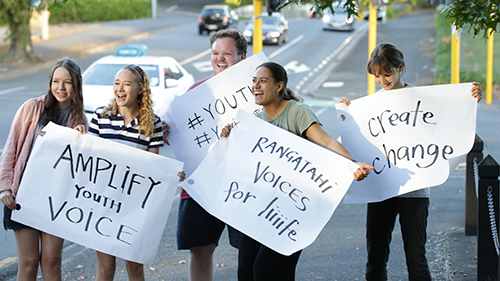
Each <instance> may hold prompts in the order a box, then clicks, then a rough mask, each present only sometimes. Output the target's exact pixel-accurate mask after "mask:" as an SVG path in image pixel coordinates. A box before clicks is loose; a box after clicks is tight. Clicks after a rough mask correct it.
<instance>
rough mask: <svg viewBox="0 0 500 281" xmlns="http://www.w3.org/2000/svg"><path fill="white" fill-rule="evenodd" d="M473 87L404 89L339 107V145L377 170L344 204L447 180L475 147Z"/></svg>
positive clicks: (355, 185)
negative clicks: (460, 161) (451, 171)
mask: <svg viewBox="0 0 500 281" xmlns="http://www.w3.org/2000/svg"><path fill="white" fill-rule="evenodd" d="M471 88H472V84H471V83H467V84H454V85H440V86H428V87H407V88H404V89H398V90H391V91H387V92H383V93H377V94H374V95H371V96H367V97H363V98H360V99H357V100H354V101H352V103H351V105H350V106H346V105H344V104H338V105H337V116H338V120H339V128H340V135H341V138H342V144H343V145H344V146H345V147H346V148H347V150H348V151H349V152H350V153H351V155H352V156H353V157H354V158H355V159H356V160H358V161H363V162H366V163H368V164H370V165H372V166H374V167H375V170H374V171H373V172H372V173H371V174H370V175H369V176H368V178H367V179H366V180H364V181H361V182H355V183H353V185H352V186H351V188H350V190H349V191H348V193H347V194H346V196H345V199H344V202H345V203H365V202H377V201H382V200H384V199H387V198H391V197H394V196H397V195H401V194H404V193H408V192H411V191H414V190H417V189H422V188H425V187H431V186H436V185H440V184H442V183H444V182H445V181H446V180H447V179H448V175H449V172H450V168H451V169H453V168H455V167H456V166H457V164H458V161H459V159H460V157H462V156H463V155H465V154H467V153H468V152H469V150H470V149H471V148H472V146H473V144H474V138H475V131H476V112H477V102H476V99H475V98H473V97H472V94H471Z"/></svg>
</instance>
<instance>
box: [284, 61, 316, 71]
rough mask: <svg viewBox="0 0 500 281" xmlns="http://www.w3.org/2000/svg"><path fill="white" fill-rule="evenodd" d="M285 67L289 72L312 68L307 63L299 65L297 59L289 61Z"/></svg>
mask: <svg viewBox="0 0 500 281" xmlns="http://www.w3.org/2000/svg"><path fill="white" fill-rule="evenodd" d="M283 68H284V69H286V71H287V72H293V73H301V72H307V71H309V70H311V68H309V67H308V66H307V65H305V64H301V65H299V62H298V61H296V60H293V61H291V62H289V63H287V64H286V65H285V66H283Z"/></svg>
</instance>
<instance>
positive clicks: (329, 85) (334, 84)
mask: <svg viewBox="0 0 500 281" xmlns="http://www.w3.org/2000/svg"><path fill="white" fill-rule="evenodd" d="M321 86H322V87H323V88H340V87H342V86H344V82H343V81H339V82H335V81H330V82H325V83H323V85H321Z"/></svg>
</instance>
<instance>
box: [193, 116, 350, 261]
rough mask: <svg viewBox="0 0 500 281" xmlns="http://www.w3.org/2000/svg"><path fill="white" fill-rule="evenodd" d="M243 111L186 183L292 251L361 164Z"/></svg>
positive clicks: (250, 231) (264, 239)
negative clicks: (234, 124)
mask: <svg viewBox="0 0 500 281" xmlns="http://www.w3.org/2000/svg"><path fill="white" fill-rule="evenodd" d="M235 119H236V120H237V125H238V127H235V128H233V129H232V131H231V134H230V136H229V138H227V139H226V138H222V139H221V140H220V141H219V142H217V143H216V144H215V146H214V147H213V149H212V150H211V151H210V152H209V153H208V155H207V157H206V158H205V159H204V160H203V162H202V163H201V164H200V165H199V167H198V169H196V171H195V172H194V173H193V174H192V175H191V176H190V177H189V178H188V180H187V181H186V183H183V187H184V188H185V189H186V191H187V192H188V193H189V194H190V195H191V196H192V197H193V198H194V199H195V200H196V202H198V203H199V204H200V205H201V206H202V207H203V208H204V209H205V210H207V211H208V212H209V213H211V214H212V215H214V216H216V217H217V218H219V219H221V220H222V221H224V222H225V223H227V224H229V225H231V226H233V227H234V228H236V229H238V230H239V231H241V232H243V233H245V234H246V235H248V236H250V237H252V238H253V239H255V240H257V241H259V242H260V243H262V244H264V245H266V246H267V247H269V248H271V249H273V250H275V251H277V252H279V253H281V254H284V255H291V254H292V253H294V252H297V251H299V250H301V249H303V248H305V247H307V246H308V245H310V244H311V243H312V242H314V240H315V239H316V237H317V236H318V235H319V233H320V231H321V230H322V229H323V227H324V226H325V224H326V223H327V222H328V220H329V219H330V218H331V216H332V214H333V212H334V211H335V209H336V207H337V206H338V204H339V203H340V201H341V200H342V198H343V197H344V194H345V193H346V191H347V190H348V188H349V185H350V184H351V182H352V181H353V179H354V176H353V174H354V172H355V171H356V169H357V168H358V166H357V165H356V164H354V163H353V162H352V161H350V160H348V159H347V158H345V157H343V156H340V155H338V154H336V153H334V152H332V151H330V150H327V149H325V148H323V147H320V146H318V145H316V144H314V143H313V142H310V141H307V140H305V139H303V138H301V137H298V136H296V135H294V134H292V133H290V132H287V131H285V130H283V129H281V128H279V127H276V126H274V125H271V124H269V123H267V122H265V121H262V120H261V119H259V118H257V117H254V116H251V115H250V114H249V113H247V112H244V111H241V110H240V111H239V112H238V115H237V116H236V118H235Z"/></svg>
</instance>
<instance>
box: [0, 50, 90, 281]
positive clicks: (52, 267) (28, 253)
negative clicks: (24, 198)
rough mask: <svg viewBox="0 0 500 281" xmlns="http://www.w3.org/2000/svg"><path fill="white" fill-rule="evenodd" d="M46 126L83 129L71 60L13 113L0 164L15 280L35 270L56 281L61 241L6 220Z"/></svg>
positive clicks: (55, 68)
mask: <svg viewBox="0 0 500 281" xmlns="http://www.w3.org/2000/svg"><path fill="white" fill-rule="evenodd" d="M49 122H54V123H56V124H59V125H63V126H67V127H71V128H73V127H75V126H77V125H79V126H80V127H81V128H82V130H85V128H87V118H86V117H85V114H84V112H83V95H82V75H81V71H80V67H79V66H78V64H77V63H76V62H75V61H73V60H72V59H69V58H65V59H61V60H59V61H57V62H56V63H55V64H54V65H53V66H52V69H51V71H50V75H49V88H48V90H47V93H46V94H45V95H44V96H40V97H37V98H32V99H30V100H28V101H26V102H25V103H24V104H23V105H22V106H21V107H20V108H19V109H18V111H17V113H16V115H15V117H14V120H13V121H12V126H11V128H10V132H9V136H8V137H7V142H6V143H5V147H4V149H3V152H2V156H1V158H0V200H1V201H2V203H3V204H4V205H5V207H4V220H3V223H4V227H5V229H6V230H7V229H12V230H14V236H15V239H16V247H17V254H18V258H19V266H18V273H17V280H36V279H37V274H38V264H40V267H41V270H42V277H43V279H44V280H61V261H62V247H63V242H64V240H63V239H61V238H58V237H55V236H52V235H50V234H47V233H44V232H41V231H39V230H36V229H33V228H30V227H28V226H26V225H23V224H20V223H18V222H15V221H13V220H11V214H12V211H14V210H16V208H17V209H18V208H20V207H21V206H19V205H16V195H17V191H18V189H19V185H20V183H21V178H22V175H23V171H24V168H25V165H26V162H27V161H28V158H29V155H30V152H31V148H32V147H33V144H34V143H35V141H36V139H37V137H38V135H39V133H40V131H41V130H42V129H43V127H45V125H47V123H49Z"/></svg>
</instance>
